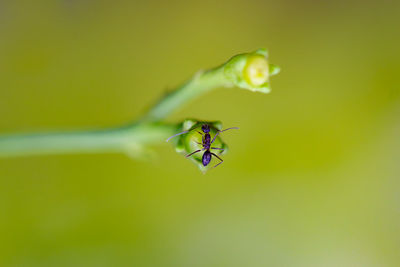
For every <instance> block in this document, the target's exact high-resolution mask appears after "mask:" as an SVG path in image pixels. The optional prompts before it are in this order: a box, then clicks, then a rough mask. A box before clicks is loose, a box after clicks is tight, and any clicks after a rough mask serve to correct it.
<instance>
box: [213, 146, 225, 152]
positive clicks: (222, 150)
mask: <svg viewBox="0 0 400 267" xmlns="http://www.w3.org/2000/svg"><path fill="white" fill-rule="evenodd" d="M211 149H218V150H221V152H219V153H220V154H221V153H222V152H224V150H225V149H223V148H219V147H212V148H211Z"/></svg>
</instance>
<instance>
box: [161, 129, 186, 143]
mask: <svg viewBox="0 0 400 267" xmlns="http://www.w3.org/2000/svg"><path fill="white" fill-rule="evenodd" d="M188 132H189V131H184V132H181V133H177V134H174V135H173V136H171V137H169V138H168V139H167V140H166V141H167V142H168V141H169V140H170V139H171V138H173V137H175V136H178V135H181V134H185V133H188Z"/></svg>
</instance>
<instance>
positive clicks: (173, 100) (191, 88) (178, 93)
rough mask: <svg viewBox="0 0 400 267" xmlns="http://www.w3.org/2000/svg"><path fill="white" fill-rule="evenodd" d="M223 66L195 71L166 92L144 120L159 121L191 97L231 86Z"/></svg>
mask: <svg viewBox="0 0 400 267" xmlns="http://www.w3.org/2000/svg"><path fill="white" fill-rule="evenodd" d="M232 86H233V84H232V82H230V81H229V80H228V79H226V77H225V76H224V72H223V67H222V66H221V67H218V68H215V69H211V70H208V71H205V72H199V73H197V74H196V75H195V76H194V77H193V78H192V79H191V80H189V81H188V82H187V83H185V84H184V85H182V86H180V87H179V88H178V89H176V90H175V91H173V92H171V93H169V94H167V95H166V96H165V97H164V98H163V99H161V101H160V102H158V103H157V104H156V105H155V106H154V107H153V108H152V109H151V110H150V111H149V112H148V113H147V114H146V115H145V116H144V117H143V120H144V121H160V120H162V119H164V118H166V117H168V116H169V115H170V114H171V113H173V112H174V111H176V110H177V109H179V108H181V107H182V106H183V105H184V104H186V103H188V102H189V101H191V100H192V99H194V98H196V97H198V96H200V95H202V94H205V93H207V92H209V91H211V90H213V89H215V88H218V87H232Z"/></svg>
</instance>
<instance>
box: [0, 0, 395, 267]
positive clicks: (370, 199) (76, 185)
mask: <svg viewBox="0 0 400 267" xmlns="http://www.w3.org/2000/svg"><path fill="white" fill-rule="evenodd" d="M260 47H267V48H268V49H269V51H270V60H271V62H272V63H275V64H278V65H280V66H281V67H282V72H281V73H280V74H279V75H278V76H275V77H273V78H272V92H271V94H269V95H263V94H257V93H251V92H248V91H245V90H238V89H222V90H217V91H215V92H212V93H211V94H208V95H205V96H203V97H201V98H200V99H198V100H196V101H195V102H193V103H191V104H189V105H187V106H185V108H184V109H182V110H181V111H180V112H178V113H176V114H174V116H172V117H171V118H170V120H169V121H170V122H178V121H181V120H183V119H185V118H187V117H195V118H199V119H203V120H221V121H222V122H223V123H224V126H225V127H232V126H238V127H240V130H239V131H232V132H227V133H224V134H223V138H224V140H225V141H226V142H227V143H228V144H229V146H230V152H229V153H228V154H227V155H226V156H225V157H224V160H225V161H224V163H223V164H222V165H220V166H219V167H218V168H216V169H214V170H212V171H210V172H208V173H207V174H206V175H203V174H202V173H201V172H199V171H198V169H197V167H196V166H194V165H193V164H192V163H191V162H190V161H189V160H186V159H185V158H184V157H182V156H181V155H178V154H177V153H175V152H174V150H173V148H172V147H171V146H170V145H169V144H163V145H160V146H158V147H156V151H157V153H158V158H157V159H156V160H154V161H149V162H140V161H133V160H131V159H130V158H128V157H126V156H125V155H122V154H99V155H60V156H40V157H24V158H18V159H7V160H6V159H2V160H0V266H175V267H176V266H185V267H186V266H193V267H197V266H233V267H236V266H237V267H239V266H251V267H253V266H254V267H258V266H363V267H365V266H367V267H368V266H400V164H399V156H400V152H399V151H400V139H399V136H400V88H399V82H398V77H399V71H400V65H399V62H400V53H399V47H400V3H399V2H398V1H397V2H396V1H340V0H339V1H311V0H308V1H307V0H302V1H294V0H293V1H289V0H286V1H257V0H247V1H237V0H234V1H90V0H82V1H78V0H58V1H54V0H53V1H0V116H1V121H0V133H14V132H27V131H43V130H70V129H91V128H102V127H111V126H117V125H120V124H123V123H126V122H128V121H131V120H132V119H134V118H136V117H138V116H139V115H140V114H141V113H142V112H143V111H144V110H145V109H146V108H148V107H149V106H150V105H151V104H152V103H154V102H155V101H156V100H157V99H158V98H159V97H160V95H161V94H163V93H164V92H165V91H167V90H171V89H173V88H174V87H175V86H177V85H179V84H180V83H182V82H183V81H185V80H186V79H187V78H189V77H190V76H191V75H192V74H193V73H195V72H196V71H197V70H199V69H204V68H209V67H213V66H215V65H219V64H221V63H223V62H225V61H226V60H227V59H228V58H230V57H231V56H233V55H235V54H237V53H241V52H248V51H253V50H255V49H257V48H260Z"/></svg>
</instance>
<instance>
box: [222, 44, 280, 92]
mask: <svg viewBox="0 0 400 267" xmlns="http://www.w3.org/2000/svg"><path fill="white" fill-rule="evenodd" d="M279 70H280V69H279V67H277V66H275V65H272V64H269V62H268V52H267V50H265V49H259V50H257V51H255V52H253V53H246V54H240V55H237V56H235V57H233V58H231V59H230V60H229V61H228V62H227V63H226V64H225V66H224V73H225V75H226V77H227V78H228V79H229V80H230V81H231V82H232V83H233V85H235V86H237V87H240V88H243V89H248V90H251V91H257V92H262V93H269V91H270V86H269V77H270V76H272V75H275V74H278V73H279Z"/></svg>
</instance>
